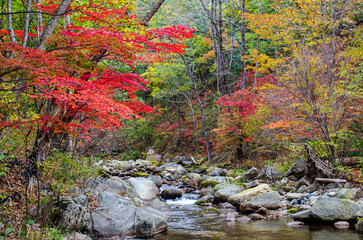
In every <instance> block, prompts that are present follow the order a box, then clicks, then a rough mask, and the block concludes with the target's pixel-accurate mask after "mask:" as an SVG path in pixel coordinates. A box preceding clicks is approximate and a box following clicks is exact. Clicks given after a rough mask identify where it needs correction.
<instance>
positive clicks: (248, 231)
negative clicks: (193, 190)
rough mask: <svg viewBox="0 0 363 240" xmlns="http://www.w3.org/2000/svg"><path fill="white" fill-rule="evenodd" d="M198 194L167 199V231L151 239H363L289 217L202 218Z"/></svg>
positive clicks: (345, 231)
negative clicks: (293, 223)
mask: <svg viewBox="0 0 363 240" xmlns="http://www.w3.org/2000/svg"><path fill="white" fill-rule="evenodd" d="M196 197H197V196H196V195H193V194H185V196H184V197H183V198H182V199H179V200H175V201H167V203H168V204H169V205H170V206H171V207H172V210H173V214H172V215H171V216H169V226H168V231H167V232H165V233H161V234H159V235H156V236H155V237H153V238H151V239H155V240H179V239H180V240H181V239H187V240H189V239H209V240H212V239H226V240H229V239H231V240H232V239H246V240H252V239H256V240H257V239H261V240H275V239H276V240H285V239H286V240H290V239H292V240H305V239H311V240H325V239H326V240H338V239H339V240H340V239H344V240H345V239H346V240H360V239H362V240H363V234H357V233H355V231H353V230H344V231H339V230H336V229H334V228H333V227H331V226H308V225H305V226H299V227H291V226H287V225H286V223H288V222H291V221H293V220H292V219H291V218H287V217H285V218H279V219H274V220H260V221H250V222H247V223H244V222H226V221H225V220H224V218H225V216H224V215H223V214H221V215H220V216H210V217H200V216H199V214H200V212H201V211H202V210H203V209H205V208H203V207H201V206H197V205H195V204H194V202H195V200H194V199H196ZM222 211H223V210H222Z"/></svg>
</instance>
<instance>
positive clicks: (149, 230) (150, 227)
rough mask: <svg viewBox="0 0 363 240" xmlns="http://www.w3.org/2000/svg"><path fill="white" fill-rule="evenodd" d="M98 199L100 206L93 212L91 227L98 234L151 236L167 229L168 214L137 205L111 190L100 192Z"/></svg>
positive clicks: (101, 235)
mask: <svg viewBox="0 0 363 240" xmlns="http://www.w3.org/2000/svg"><path fill="white" fill-rule="evenodd" d="M97 200H98V202H99V206H98V207H97V208H96V209H95V210H94V211H92V213H91V215H92V220H93V229H90V230H91V232H93V233H94V234H95V235H97V236H100V237H112V236H135V237H151V236H153V235H155V234H157V233H160V232H162V231H165V230H166V229H167V217H166V215H165V214H163V213H162V212H160V211H157V210H155V209H153V208H150V207H145V206H144V205H142V204H141V205H140V206H135V205H134V203H133V202H132V201H130V200H128V199H125V198H122V197H119V196H118V195H116V194H114V193H110V192H103V193H100V194H99V196H98V198H97ZM90 226H91V225H90Z"/></svg>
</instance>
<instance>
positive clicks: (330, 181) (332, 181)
mask: <svg viewBox="0 0 363 240" xmlns="http://www.w3.org/2000/svg"><path fill="white" fill-rule="evenodd" d="M315 181H317V182H325V183H346V182H347V180H345V179H339V178H338V179H334V178H315Z"/></svg>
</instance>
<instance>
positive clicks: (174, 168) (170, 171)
mask: <svg viewBox="0 0 363 240" xmlns="http://www.w3.org/2000/svg"><path fill="white" fill-rule="evenodd" d="M161 167H162V168H163V171H162V172H161V173H160V175H161V176H162V177H163V178H166V179H168V180H175V179H176V178H180V177H182V176H184V175H185V174H186V173H187V171H186V170H185V168H184V167H183V166H182V165H180V164H176V163H165V164H164V165H162V166H161Z"/></svg>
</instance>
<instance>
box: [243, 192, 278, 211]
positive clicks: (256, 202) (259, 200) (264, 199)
mask: <svg viewBox="0 0 363 240" xmlns="http://www.w3.org/2000/svg"><path fill="white" fill-rule="evenodd" d="M242 204H244V203H242ZM246 204H247V206H248V207H250V208H252V209H258V208H259V207H265V208H267V209H277V208H280V207H281V196H280V194H279V193H278V192H275V191H272V192H267V193H262V194H259V195H257V196H254V197H252V198H251V199H250V200H249V201H247V202H246Z"/></svg>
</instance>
